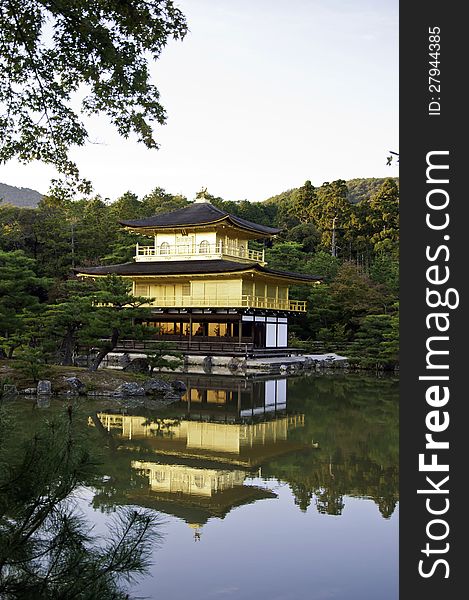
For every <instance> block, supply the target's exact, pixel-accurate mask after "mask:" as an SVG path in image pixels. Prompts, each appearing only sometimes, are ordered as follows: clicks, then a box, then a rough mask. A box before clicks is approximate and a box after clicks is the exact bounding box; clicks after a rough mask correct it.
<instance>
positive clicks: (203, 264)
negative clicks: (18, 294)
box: [74, 259, 323, 283]
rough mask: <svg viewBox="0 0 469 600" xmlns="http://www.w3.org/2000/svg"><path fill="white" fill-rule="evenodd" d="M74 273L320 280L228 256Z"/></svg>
mask: <svg viewBox="0 0 469 600" xmlns="http://www.w3.org/2000/svg"><path fill="white" fill-rule="evenodd" d="M74 271H75V272H76V273H77V274H83V275H98V276H99V275H111V274H116V275H121V276H124V277H125V276H132V275H135V276H138V275H145V276H149V275H155V276H158V275H165V276H170V275H210V274H221V273H242V272H252V271H254V272H257V273H260V274H264V275H271V276H275V277H281V278H284V279H289V280H295V281H297V282H298V283H312V282H315V281H321V280H322V279H323V278H322V277H320V276H319V275H306V274H305V273H294V272H291V271H279V270H277V269H269V268H268V267H265V266H262V265H260V264H259V263H246V262H235V261H231V260H222V259H217V260H186V261H161V262H160V261H154V262H128V263H124V264H120V265H104V266H99V267H78V268H76V269H74Z"/></svg>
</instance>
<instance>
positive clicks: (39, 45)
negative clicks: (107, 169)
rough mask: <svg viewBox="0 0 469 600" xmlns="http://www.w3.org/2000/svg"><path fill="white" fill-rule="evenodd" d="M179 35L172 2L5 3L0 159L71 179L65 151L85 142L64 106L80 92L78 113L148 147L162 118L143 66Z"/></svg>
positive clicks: (179, 18)
mask: <svg viewBox="0 0 469 600" xmlns="http://www.w3.org/2000/svg"><path fill="white" fill-rule="evenodd" d="M186 32H187V26H186V22H185V19H184V16H183V14H182V13H181V12H180V10H179V9H178V8H176V7H175V6H174V4H173V2H172V1H171V0H155V1H153V2H146V1H144V0H135V1H133V2H131V3H129V2H120V1H118V0H112V1H108V2H88V1H83V0H78V1H75V2H53V3H50V2H44V1H42V0H30V1H29V2H28V3H24V2H20V1H19V0H10V1H9V2H8V3H7V4H6V6H5V7H4V8H2V10H1V11H0V48H1V51H0V74H1V75H0V78H1V79H0V105H1V106H2V112H1V113H0V133H1V138H2V145H1V148H0V161H1V162H6V161H8V160H10V159H11V158H17V159H19V160H21V161H23V162H31V161H33V160H41V161H43V162H45V163H50V164H52V165H54V166H55V167H56V169H57V170H58V171H59V173H60V174H62V175H63V176H65V177H66V178H69V183H70V182H71V183H72V184H73V183H74V182H77V181H79V174H78V169H77V167H76V165H75V163H74V162H73V161H72V160H71V159H70V157H69V148H70V147H71V146H83V145H84V144H85V143H86V142H87V141H88V137H89V136H88V132H87V130H86V128H85V125H84V123H83V121H82V120H81V118H80V114H79V112H76V111H74V110H73V109H72V106H71V101H72V98H73V99H75V100H76V97H77V93H79V92H81V90H82V89H85V90H86V92H85V93H86V95H84V96H83V94H82V97H81V98H80V100H81V108H80V112H82V113H84V114H87V115H92V114H105V115H106V116H107V117H108V118H109V120H110V121H111V122H112V123H113V124H114V125H115V126H116V128H117V130H118V132H119V133H120V134H121V135H122V136H123V137H128V136H129V135H130V134H132V133H133V134H136V135H137V138H138V140H139V141H141V142H143V143H144V144H145V146H147V147H148V148H156V147H157V143H156V141H155V139H154V136H153V131H152V124H153V123H159V124H163V123H164V122H165V118H166V115H165V111H164V109H163V107H162V106H161V104H160V102H159V92H158V90H157V88H156V87H155V86H154V85H153V84H151V83H150V73H149V68H148V63H149V60H150V58H151V59H153V60H156V59H157V58H158V57H159V56H160V53H161V50H162V49H163V47H164V46H165V44H166V42H167V40H168V38H170V37H173V38H175V39H182V38H183V37H184V35H185V34H186ZM82 183H84V184H86V183H87V182H82ZM85 187H87V186H86V185H85Z"/></svg>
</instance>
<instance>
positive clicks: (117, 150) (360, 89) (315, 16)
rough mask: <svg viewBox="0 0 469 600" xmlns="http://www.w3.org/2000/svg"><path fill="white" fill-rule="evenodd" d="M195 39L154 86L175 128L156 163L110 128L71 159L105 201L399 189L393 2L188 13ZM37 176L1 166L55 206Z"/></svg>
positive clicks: (231, 2) (190, 4)
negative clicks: (329, 187) (345, 186)
mask: <svg viewBox="0 0 469 600" xmlns="http://www.w3.org/2000/svg"><path fill="white" fill-rule="evenodd" d="M176 4H177V6H178V7H179V8H180V9H181V10H182V11H183V13H184V14H185V15H186V17H187V21H188V25H189V29H190V31H189V33H188V35H187V36H186V38H185V40H184V41H183V42H175V41H172V40H171V41H170V42H169V44H168V46H167V47H166V48H165V49H164V50H163V53H162V56H161V58H160V59H159V60H158V61H157V62H156V63H154V66H153V68H152V74H153V79H154V82H155V83H156V85H157V87H158V89H159V90H160V93H161V101H162V104H163V105H164V107H165V109H166V111H167V115H168V119H167V124H166V125H165V126H163V127H158V128H157V130H156V131H157V133H156V137H157V140H158V142H159V143H160V145H161V148H160V150H158V151H155V150H147V149H146V148H145V147H144V146H143V145H141V144H137V142H136V141H135V139H130V140H123V139H122V138H120V137H119V136H118V134H117V133H116V132H115V130H114V129H113V128H112V127H111V126H110V125H108V124H107V123H106V120H105V118H104V117H100V118H94V119H92V120H88V121H87V124H88V127H89V132H90V136H91V139H92V140H93V141H94V142H98V143H93V144H89V145H87V146H86V147H85V148H82V149H78V150H74V151H73V153H72V156H73V158H74V159H75V160H76V161H77V163H78V166H79V168H80V170H81V174H82V176H83V177H86V178H88V179H90V180H91V181H92V183H93V185H94V190H95V192H96V193H99V194H101V195H102V196H103V197H108V198H111V199H112V200H114V199H116V198H117V197H118V196H120V195H121V194H123V193H124V192H126V191H127V190H130V191H133V192H135V193H136V194H138V195H139V196H140V197H141V196H143V195H145V194H146V193H148V192H150V191H151V190H152V189H153V188H155V187H157V186H159V187H163V188H165V189H166V190H167V191H168V192H171V193H174V194H176V193H181V194H184V195H185V196H187V197H188V198H189V199H192V198H194V196H195V193H196V192H197V191H198V190H199V189H200V188H201V187H202V186H203V187H207V188H208V191H209V192H210V193H211V194H213V195H215V196H221V197H223V198H224V199H226V200H241V199H245V198H246V199H248V200H251V201H256V200H264V199H266V198H268V197H269V196H272V195H275V194H279V193H281V192H283V191H285V190H287V189H290V188H293V187H298V186H300V185H302V184H303V183H304V181H305V180H306V179H310V180H311V181H312V183H313V184H314V185H321V184H322V183H323V182H324V181H332V180H334V179H339V178H340V179H352V178H355V177H386V176H397V175H398V172H397V167H396V166H392V167H387V166H386V156H387V155H388V151H389V150H394V151H396V152H398V151H399V142H398V1H397V0H290V2H288V3H287V2H285V0H283V1H281V0H180V1H177V2H176ZM52 176H54V172H53V170H52V169H51V168H49V167H46V166H44V165H41V164H30V165H27V166H22V165H19V164H17V163H15V162H13V161H11V162H9V163H7V164H6V165H1V166H0V182H2V183H7V184H10V185H16V186H21V187H29V188H33V189H37V190H38V191H40V192H42V193H45V192H46V191H47V189H48V187H49V182H50V179H51V177H52Z"/></svg>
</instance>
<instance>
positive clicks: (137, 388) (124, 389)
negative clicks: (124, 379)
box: [114, 381, 145, 398]
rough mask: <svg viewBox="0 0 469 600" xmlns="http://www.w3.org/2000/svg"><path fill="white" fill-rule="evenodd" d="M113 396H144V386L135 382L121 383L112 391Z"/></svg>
mask: <svg viewBox="0 0 469 600" xmlns="http://www.w3.org/2000/svg"><path fill="white" fill-rule="evenodd" d="M114 396H118V397H119V398H123V397H125V396H145V390H144V388H143V387H142V386H141V385H140V384H139V383H136V382H133V381H131V382H129V383H123V384H122V385H120V386H119V387H118V388H117V389H116V391H115V392H114Z"/></svg>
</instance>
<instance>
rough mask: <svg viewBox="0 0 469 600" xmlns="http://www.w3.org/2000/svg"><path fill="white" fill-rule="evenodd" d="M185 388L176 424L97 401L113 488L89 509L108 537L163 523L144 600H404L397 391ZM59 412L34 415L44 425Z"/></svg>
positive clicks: (342, 386)
mask: <svg viewBox="0 0 469 600" xmlns="http://www.w3.org/2000/svg"><path fill="white" fill-rule="evenodd" d="M185 381H186V383H187V384H188V387H189V389H188V392H187V394H186V395H185V396H184V398H183V401H182V402H180V403H177V404H175V405H172V406H171V407H170V408H167V409H166V410H165V411H164V412H163V411H161V410H158V409H156V408H154V407H152V403H151V401H147V402H146V404H145V405H143V406H142V405H139V404H138V403H137V402H135V401H131V400H129V401H127V402H125V401H123V402H117V401H116V400H109V401H105V400H101V401H99V402H86V404H85V403H83V404H84V413H83V424H84V426H86V429H87V431H88V432H89V434H90V436H91V439H92V440H94V442H95V444H96V449H97V450H96V452H97V454H99V457H100V461H101V463H102V466H101V468H102V472H103V481H102V483H101V484H100V485H99V486H98V487H96V486H95V487H88V488H82V489H80V491H79V493H78V497H79V506H80V509H81V510H82V511H83V513H84V515H85V516H86V517H87V518H88V520H89V521H90V522H93V523H94V524H95V531H96V533H97V534H101V533H103V532H105V531H106V524H107V523H108V522H109V519H110V518H111V517H112V513H113V511H114V510H115V508H116V507H119V506H123V505H137V506H141V507H146V508H150V509H152V510H155V511H158V513H160V514H161V518H162V520H163V523H162V524H161V525H160V532H161V534H162V539H161V542H160V544H159V546H157V547H155V548H154V552H153V563H154V564H153V566H152V569H151V575H149V576H148V577H146V578H145V579H143V580H140V581H139V582H138V584H137V585H135V586H133V587H132V588H131V593H132V595H135V596H140V597H142V596H144V597H148V598H169V599H173V598H174V599H175V600H179V599H183V598H184V599H185V598H191V600H202V599H204V600H205V599H211V598H214V599H218V598H219V599H240V600H251V599H257V598H271V599H273V600H303V599H305V600H306V599H308V600H329V599H336V600H355V599H357V600H394V599H397V598H398V589H397V588H398V557H397V550H398V506H397V503H398V382H397V380H396V379H391V378H382V379H376V378H373V377H364V376H356V375H312V376H308V377H301V378H290V379H288V380H287V379H277V380H267V381H266V380H257V381H245V380H242V379H236V378H221V377H210V378H208V377H202V376H200V377H196V376H193V377H190V378H187V377H186V379H185ZM54 402H55V404H54ZM59 404H60V402H59V401H53V402H52V404H51V406H50V407H49V408H45V409H43V410H42V411H38V410H35V411H31V406H29V405H28V404H27V402H25V403H24V404H23V405H22V408H21V410H22V411H25V412H26V411H29V414H33V412H34V419H38V418H41V417H38V415H41V416H43V415H45V414H47V413H48V412H51V411H54V409H55V406H56V405H57V406H58V405H59ZM28 418H29V417H28Z"/></svg>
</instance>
